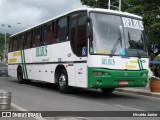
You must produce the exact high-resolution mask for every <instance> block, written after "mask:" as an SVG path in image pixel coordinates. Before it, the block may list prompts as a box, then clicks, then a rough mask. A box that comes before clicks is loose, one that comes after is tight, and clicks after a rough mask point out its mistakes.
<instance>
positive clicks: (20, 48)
mask: <svg viewBox="0 0 160 120" xmlns="http://www.w3.org/2000/svg"><path fill="white" fill-rule="evenodd" d="M23 42H24V34H21V35H20V37H19V50H22V49H23Z"/></svg>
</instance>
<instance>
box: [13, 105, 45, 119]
mask: <svg viewBox="0 0 160 120" xmlns="http://www.w3.org/2000/svg"><path fill="white" fill-rule="evenodd" d="M11 106H12V107H14V108H16V109H18V110H19V111H29V110H26V109H24V108H22V107H20V106H18V105H16V104H14V103H11ZM33 118H35V119H36V120H47V119H44V118H40V117H33Z"/></svg>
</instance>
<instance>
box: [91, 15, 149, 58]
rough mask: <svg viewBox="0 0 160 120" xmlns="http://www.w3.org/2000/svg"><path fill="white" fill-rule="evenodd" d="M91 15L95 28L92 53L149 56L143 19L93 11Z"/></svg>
mask: <svg viewBox="0 0 160 120" xmlns="http://www.w3.org/2000/svg"><path fill="white" fill-rule="evenodd" d="M90 17H91V21H92V28H93V39H92V41H91V44H90V53H91V54H107V55H126V56H140V57H142V56H146V57H147V54H146V52H145V50H146V47H145V46H146V45H145V42H144V35H143V23H142V21H141V20H137V19H134V18H127V17H122V16H118V15H110V14H104V13H93V12H92V13H91V14H90Z"/></svg>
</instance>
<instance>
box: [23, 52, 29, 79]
mask: <svg viewBox="0 0 160 120" xmlns="http://www.w3.org/2000/svg"><path fill="white" fill-rule="evenodd" d="M23 64H24V69H25V74H26V79H28V73H27V66H26V60H25V53H24V50H23Z"/></svg>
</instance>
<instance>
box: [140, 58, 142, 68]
mask: <svg viewBox="0 0 160 120" xmlns="http://www.w3.org/2000/svg"><path fill="white" fill-rule="evenodd" d="M140 64H141V69H143V64H142V60H140Z"/></svg>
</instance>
